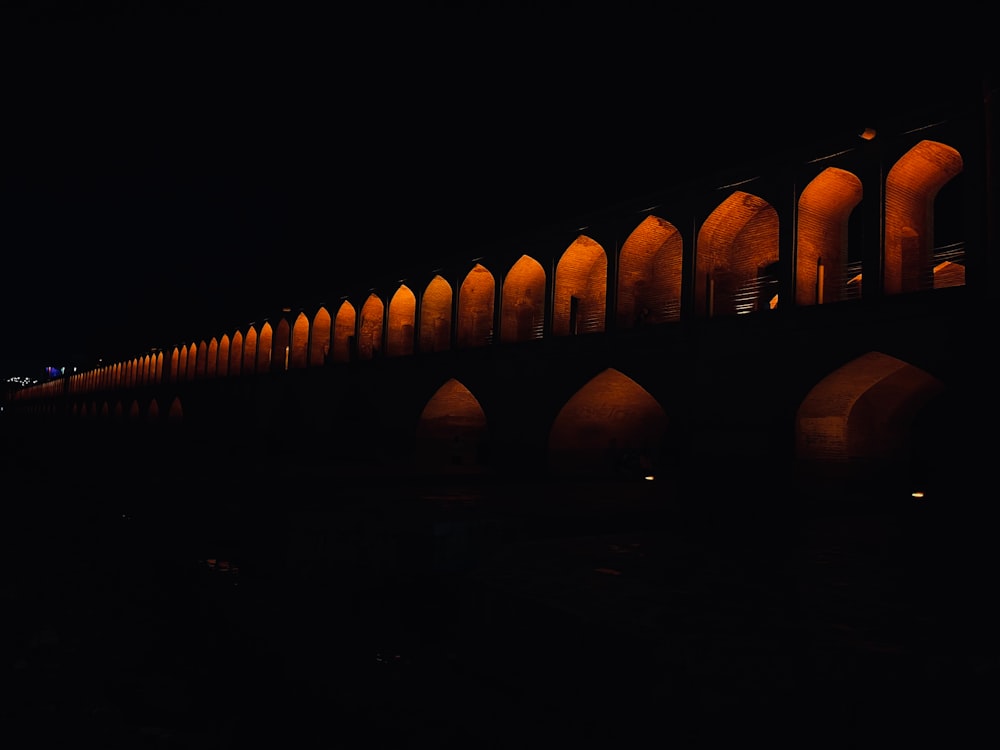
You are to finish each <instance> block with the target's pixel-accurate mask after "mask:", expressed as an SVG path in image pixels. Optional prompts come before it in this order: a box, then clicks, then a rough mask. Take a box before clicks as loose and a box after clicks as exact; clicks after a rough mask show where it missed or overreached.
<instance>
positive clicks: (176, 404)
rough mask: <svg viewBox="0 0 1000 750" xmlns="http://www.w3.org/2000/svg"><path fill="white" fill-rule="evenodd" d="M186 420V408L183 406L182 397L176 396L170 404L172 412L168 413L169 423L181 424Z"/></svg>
mask: <svg viewBox="0 0 1000 750" xmlns="http://www.w3.org/2000/svg"><path fill="white" fill-rule="evenodd" d="M183 419H184V408H183V406H181V399H180V396H174V400H173V401H171V402H170V410H169V411H168V412H167V422H169V423H170V424H179V423H180V422H181V421H182V420H183Z"/></svg>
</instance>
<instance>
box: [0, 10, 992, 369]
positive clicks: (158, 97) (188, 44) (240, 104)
mask: <svg viewBox="0 0 1000 750" xmlns="http://www.w3.org/2000/svg"><path fill="white" fill-rule="evenodd" d="M276 6H280V8H281V9H280V10H276V9H274V8H268V9H259V8H257V7H255V6H253V5H246V4H199V3H188V4H186V3H177V4H173V3H169V4H168V3H162V4H161V3H156V2H135V3H111V4H106V5H104V6H99V7H98V9H94V8H93V6H90V8H89V9H80V8H79V7H77V8H76V9H75V10H71V11H68V12H67V11H66V10H64V9H63V7H62V6H61V5H59V4H49V5H47V4H45V3H31V4H26V5H25V7H24V9H22V10H20V11H8V12H7V13H8V15H7V17H6V22H5V23H4V31H3V33H4V43H3V45H2V52H0V54H2V56H3V57H2V59H0V61H2V64H3V73H2V76H3V77H2V83H3V111H4V113H5V114H4V121H5V128H4V131H5V135H3V136H2V138H3V140H2V141H0V142H2V143H3V148H2V151H0V158H2V162H0V248H2V257H3V265H2V267H0V300H2V309H0V313H2V315H3V321H4V331H5V335H4V338H5V342H4V344H3V346H2V348H0V351H2V356H0V370H2V373H0V374H2V375H4V376H5V377H6V376H9V375H13V374H27V375H34V374H36V373H37V372H38V371H40V369H41V368H42V367H44V366H46V365H55V366H62V365H72V364H75V363H80V364H83V365H86V364H89V363H92V362H94V361H95V360H96V358H97V357H106V358H109V359H114V358H116V357H128V356H134V355H135V354H138V353H141V352H142V351H144V350H145V349H146V348H148V347H151V346H165V345H171V344H174V343H179V342H182V341H185V340H192V339H197V338H201V337H210V336H212V335H218V334H220V333H222V332H226V331H230V330H232V328H233V327H235V326H245V325H246V323H248V322H249V321H250V320H253V319H254V317H255V316H259V315H262V314H266V312H265V311H267V310H269V309H273V306H274V305H278V304H289V305H293V306H309V305H313V304H315V303H317V302H319V301H326V302H329V301H332V300H336V299H337V298H338V297H339V296H340V294H342V293H345V290H347V289H348V288H352V289H353V288H357V287H358V285H359V283H360V284H364V283H367V280H368V279H369V278H370V279H371V282H372V283H371V285H372V286H375V285H376V284H377V283H378V282H380V281H381V280H383V279H385V278H389V277H391V278H400V277H406V276H409V275H416V274H422V273H426V272H427V271H429V270H430V269H431V268H434V267H436V266H439V265H443V264H446V263H448V262H449V261H450V260H452V259H454V258H457V257H464V256H465V255H468V256H469V257H472V255H473V254H474V253H475V250H476V247H474V246H471V245H470V237H476V236H480V237H482V238H483V240H484V242H487V241H488V242H495V241H502V240H503V239H504V238H505V237H516V236H523V235H524V234H530V233H531V232H532V231H534V230H535V229H536V228H542V227H544V226H546V225H547V224H548V223H550V222H552V221H553V220H555V219H558V218H561V217H565V216H577V215H583V214H586V213H587V212H588V211H593V210H599V209H602V208H605V207H608V206H610V205H613V204H615V203H618V202H620V201H622V200H625V199H629V198H634V197H638V196H642V195H645V194H649V193H651V192H655V191H656V190H660V189H663V188H664V187H666V186H668V185H669V184H672V183H683V182H684V181H686V180H688V179H690V178H692V177H696V176H701V175H703V174H704V173H705V172H707V171H708V172H710V171H713V170H717V169H719V168H723V167H729V166H732V165H733V163H734V162H742V161H747V160H753V159H756V158H760V157H761V156H763V155H766V154H768V153H774V152H776V151H778V150H782V149H786V148H788V147H789V146H792V145H794V144H797V143H803V144H804V143H808V142H811V141H815V140H817V139H823V138H827V137H832V136H833V135H837V134H840V133H842V132H845V131H846V130H848V129H850V130H854V131H860V129H861V128H862V127H864V126H865V125H866V124H869V123H870V122H877V121H878V120H879V119H880V118H882V119H884V118H887V117H890V116H892V115H894V114H896V113H899V112H903V111H910V110H917V109H920V108H922V107H924V106H925V105H926V103H927V102H932V101H938V100H945V99H948V98H955V97H957V96H964V97H967V93H968V92H967V91H957V90H955V79H954V78H953V77H952V75H951V72H952V69H953V68H955V67H957V66H956V65H954V64H952V65H951V66H950V67H948V69H947V70H945V69H944V67H941V66H942V65H943V64H942V63H940V62H938V63H936V64H935V65H930V64H928V62H927V61H926V60H919V61H914V60H910V61H907V63H906V66H905V68H904V67H903V66H902V65H901V64H899V63H898V62H897V64H896V65H895V66H894V67H892V68H887V67H886V66H885V65H884V64H883V58H882V57H880V56H878V57H866V53H865V51H864V50H865V46H864V44H862V41H863V40H856V43H855V44H852V45H851V46H850V48H849V50H848V52H849V53H850V54H852V55H855V56H856V58H857V59H856V62H852V64H846V65H845V64H844V63H843V60H842V59H841V58H840V57H838V60H840V62H839V63H838V64H837V65H832V66H829V68H827V69H819V68H817V67H816V66H815V65H813V64H806V63H805V61H804V59H803V57H802V56H803V55H806V54H809V51H810V49H812V45H811V44H810V43H809V42H808V40H800V42H799V43H797V44H794V45H791V44H787V45H784V46H781V47H776V46H775V37H776V32H774V31H772V32H767V31H766V30H757V31H756V32H755V33H754V32H753V30H752V29H749V28H746V27H743V26H740V25H739V24H737V25H736V26H733V27H732V28H730V29H728V31H727V33H726V34H715V35H712V36H709V35H705V37H704V39H702V38H701V37H700V36H698V35H695V34H693V33H692V32H691V29H690V28H689V26H688V25H682V24H679V23H678V19H669V18H666V19H664V18H650V17H649V16H637V17H630V16H628V14H627V13H625V12H622V13H621V14H620V15H619V14H616V15H615V17H612V16H611V15H609V13H608V12H607V11H602V12H601V13H598V14H595V15H586V16H581V15H567V16H560V15H555V14H550V15H548V16H544V17H543V16H541V15H539V14H538V13H532V14H528V13H515V12H514V11H511V10H509V9H507V10H504V11H498V10H478V11H476V12H475V13H473V12H471V11H468V10H467V11H463V12H457V11H455V10H445V9H435V8H432V7H422V6H421V7H414V6H412V5H409V6H406V7H405V8H404V9H402V10H400V9H392V8H374V9H372V10H370V11H364V12H361V11H351V12H347V11H338V10H333V9H327V10H323V11H319V10H315V9H312V10H309V11H308V12H307V11H303V10H299V7H300V6H296V5H294V4H291V5H287V6H284V5H281V4H276ZM302 7H307V6H302ZM784 33H786V34H787V33H788V32H787V31H786V32H784ZM850 33H852V34H853V33H854V31H853V30H852V31H851V32H850ZM871 36H872V38H875V37H877V35H876V34H872V35H871ZM813 41H815V40H813ZM869 41H870V40H869ZM776 51H780V54H776ZM812 53H813V54H814V53H815V49H812ZM838 54H839V55H841V56H842V55H843V54H844V52H843V51H840V52H839V53H838ZM961 67H963V68H964V69H966V70H973V71H974V70H976V68H975V64H974V62H969V61H965V60H963V61H962V63H961ZM900 70H905V71H906V72H904V73H900V72H899V71H900ZM806 73H808V74H809V76H810V79H809V80H810V81H811V83H810V84H809V85H807V86H803V85H802V84H801V82H800V81H801V80H802V77H803V75H805V74H806ZM976 85H977V81H976V80H975V79H974V78H972V77H970V78H969V80H968V82H967V83H965V84H963V86H965V87H966V88H967V87H968V86H972V87H973V88H974V87H975V86H976ZM651 159H652V160H653V162H654V163H655V164H656V165H657V169H652V170H651V169H650V168H649V164H650V161H651ZM640 165H641V170H640V169H637V167H638V166H640ZM296 258H299V259H302V261H304V264H305V265H306V266H308V268H309V269H310V270H309V271H308V272H303V271H301V270H298V269H300V268H301V267H302V265H303V264H302V263H300V262H297V261H296V260H295V259H296Z"/></svg>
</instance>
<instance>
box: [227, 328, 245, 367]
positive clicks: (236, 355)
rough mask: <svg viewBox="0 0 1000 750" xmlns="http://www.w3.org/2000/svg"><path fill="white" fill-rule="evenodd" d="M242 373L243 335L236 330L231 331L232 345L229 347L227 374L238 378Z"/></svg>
mask: <svg viewBox="0 0 1000 750" xmlns="http://www.w3.org/2000/svg"><path fill="white" fill-rule="evenodd" d="M242 373H243V334H242V333H240V330H239V329H238V328H237V329H236V330H235V331H233V343H232V346H230V347H229V374H230V375H233V376H234V377H239V376H240V375H241V374H242Z"/></svg>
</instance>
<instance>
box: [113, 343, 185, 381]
mask: <svg viewBox="0 0 1000 750" xmlns="http://www.w3.org/2000/svg"><path fill="white" fill-rule="evenodd" d="M183 358H184V359H186V358H187V352H186V351H185V352H184V355H183ZM181 361H182V355H181V350H180V349H178V348H177V347H176V346H175V347H174V348H173V349H172V350H171V351H170V382H171V383H176V382H177V381H178V380H180V370H181ZM120 373H121V368H120V367H119V377H120Z"/></svg>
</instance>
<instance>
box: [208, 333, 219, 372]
mask: <svg viewBox="0 0 1000 750" xmlns="http://www.w3.org/2000/svg"><path fill="white" fill-rule="evenodd" d="M218 364H219V342H218V340H217V339H216V338H215V337H214V336H213V337H212V338H211V340H210V341H209V342H208V361H207V362H206V363H205V377H209V378H214V377H215V376H216V375H217V374H218Z"/></svg>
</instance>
